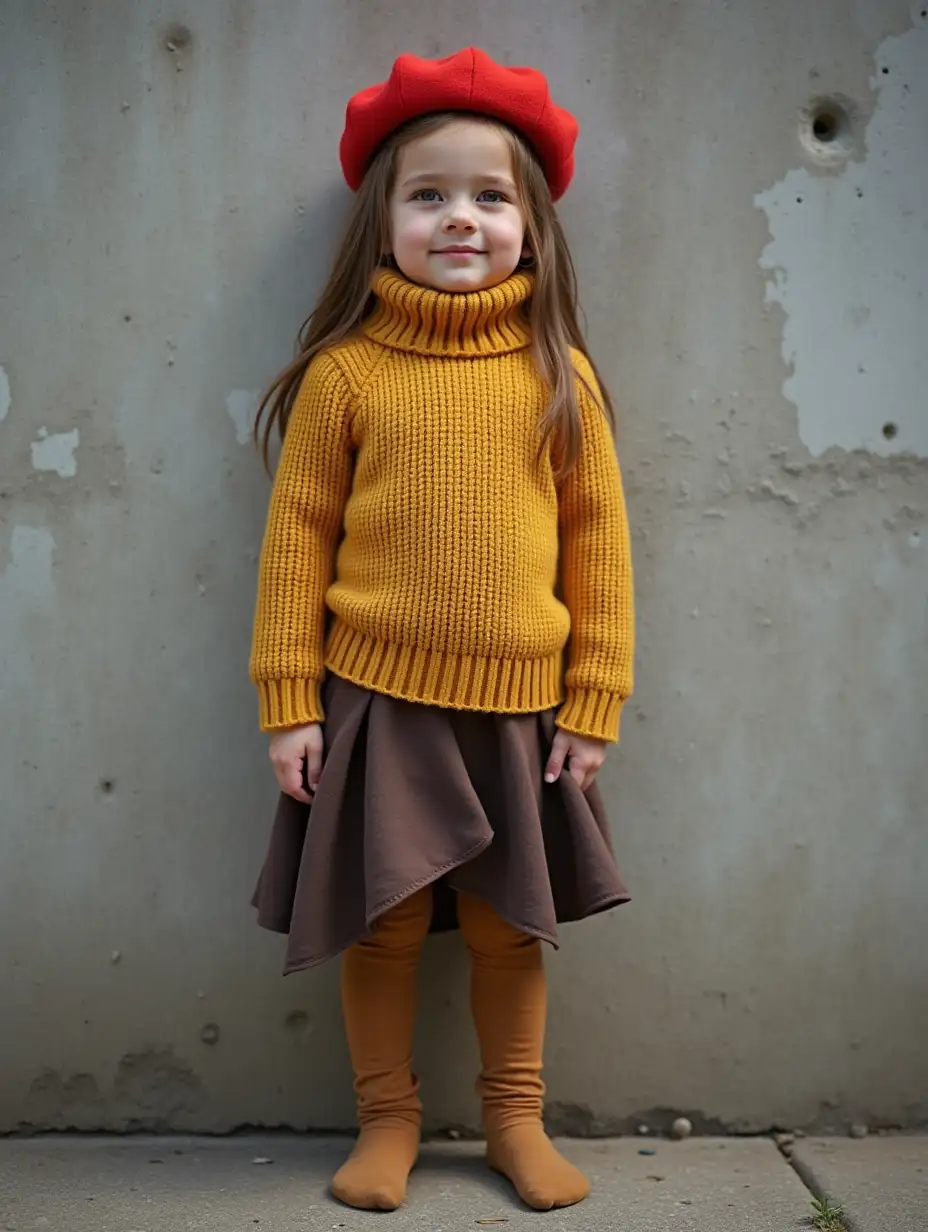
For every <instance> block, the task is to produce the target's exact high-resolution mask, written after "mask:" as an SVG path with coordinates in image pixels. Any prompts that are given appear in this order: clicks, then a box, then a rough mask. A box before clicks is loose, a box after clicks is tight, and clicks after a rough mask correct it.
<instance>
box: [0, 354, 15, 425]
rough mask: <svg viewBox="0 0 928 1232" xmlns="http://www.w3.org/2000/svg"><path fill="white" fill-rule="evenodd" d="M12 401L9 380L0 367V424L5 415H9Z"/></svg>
mask: <svg viewBox="0 0 928 1232" xmlns="http://www.w3.org/2000/svg"><path fill="white" fill-rule="evenodd" d="M12 400H13V399H12V395H11V393H10V378H9V377H8V376H7V374H6V372H5V371H4V369H3V367H2V366H0V423H3V421H4V419H6V417H7V415H9V413H10V406H11V404H12Z"/></svg>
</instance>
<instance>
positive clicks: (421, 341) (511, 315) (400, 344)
mask: <svg viewBox="0 0 928 1232" xmlns="http://www.w3.org/2000/svg"><path fill="white" fill-rule="evenodd" d="M533 285H534V283H533V279H532V277H531V275H530V274H523V273H521V272H519V273H515V274H513V275H512V276H511V277H510V278H507V279H506V281H505V282H501V283H500V284H499V285H498V286H495V287H490V289H489V290H487V291H475V292H472V293H468V294H453V293H451V292H447V291H433V290H432V289H431V288H430V287H420V286H419V285H418V284H417V283H414V282H409V281H408V279H406V278H404V277H403V276H402V274H397V273H395V272H394V271H393V270H389V269H381V270H378V271H377V273H376V274H375V276H374V281H373V283H372V290H373V292H374V294H375V296H376V297H377V306H376V308H375V309H374V311H373V313H372V314H371V316H369V317H368V318H367V320H366V321H365V322H364V324H363V326H362V329H363V331H364V333H365V334H366V335H367V336H368V337H369V338H373V339H374V340H375V341H377V342H381V343H383V344H384V346H389V347H394V348H395V349H396V350H400V351H413V352H415V353H416V354H419V355H446V356H459V357H474V356H478V355H505V354H507V353H508V352H510V351H519V350H522V349H523V348H524V347H527V346H528V345H529V343H530V342H531V331H530V329H529V324H528V318H527V313H526V306H527V304H528V301H529V299H530V298H531V294H532V287H533Z"/></svg>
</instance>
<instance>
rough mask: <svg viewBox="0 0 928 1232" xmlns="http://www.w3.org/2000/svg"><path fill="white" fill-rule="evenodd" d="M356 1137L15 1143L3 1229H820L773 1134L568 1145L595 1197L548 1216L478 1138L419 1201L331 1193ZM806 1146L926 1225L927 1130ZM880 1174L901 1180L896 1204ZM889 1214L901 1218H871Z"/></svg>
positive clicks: (918, 1228) (1, 1172)
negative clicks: (395, 1208)
mask: <svg viewBox="0 0 928 1232" xmlns="http://www.w3.org/2000/svg"><path fill="white" fill-rule="evenodd" d="M349 1145H350V1144H349V1143H348V1142H347V1141H346V1140H344V1139H326V1138H312V1137H296V1136H290V1135H261V1136H242V1137H233V1138H189V1137H169V1138H152V1137H131V1138H110V1137H107V1138H102V1137H64V1136H63V1137H44V1138H32V1139H7V1140H5V1141H3V1142H0V1232H27V1230H31V1229H40V1228H42V1229H49V1230H50V1232H329V1230H330V1229H332V1230H338V1232H342V1230H344V1232H356V1230H358V1229H367V1228H369V1227H370V1226H371V1225H372V1222H373V1221H375V1220H376V1221H378V1223H379V1222H380V1221H381V1220H383V1221H384V1223H383V1226H384V1227H388V1226H389V1227H390V1228H394V1229H396V1230H397V1232H464V1229H479V1228H489V1229H495V1228H498V1229H499V1230H500V1232H523V1230H527V1229H535V1230H536V1232H537V1229H539V1228H541V1227H542V1225H543V1226H544V1227H546V1228H552V1229H555V1228H570V1229H575V1230H576V1232H618V1230H619V1229H634V1230H636V1232H639V1230H640V1232H695V1230H697V1229H698V1230H699V1232H747V1230H749V1232H787V1230H789V1229H796V1228H799V1227H802V1226H808V1225H804V1224H803V1221H804V1220H805V1219H806V1218H807V1217H808V1215H809V1214H810V1211H811V1206H810V1194H809V1191H808V1189H807V1188H806V1187H805V1185H804V1184H803V1183H802V1181H801V1180H800V1178H799V1176H797V1174H796V1172H794V1171H793V1169H792V1168H791V1167H790V1166H789V1163H788V1162H787V1161H786V1160H785V1159H784V1158H783V1156H782V1155H781V1154H780V1152H779V1151H778V1149H777V1148H776V1146H775V1145H774V1144H773V1143H772V1142H771V1141H770V1140H768V1139H764V1138H753V1139H737V1138H734V1139H711V1138H697V1139H691V1140H689V1141H687V1142H682V1143H672V1142H666V1141H662V1140H653V1139H620V1140H612V1141H595V1140H593V1141H591V1140H584V1141H576V1140H574V1141H570V1142H566V1143H563V1144H561V1145H562V1148H563V1150H564V1152H565V1154H567V1155H568V1156H569V1157H570V1158H571V1159H573V1160H574V1161H575V1162H576V1163H577V1164H578V1165H579V1166H580V1167H582V1168H584V1169H586V1170H587V1171H588V1173H589V1174H590V1176H591V1177H592V1179H593V1183H594V1193H593V1196H592V1197H591V1198H590V1200H589V1201H587V1202H586V1203H583V1204H582V1205H581V1206H578V1207H573V1208H571V1209H569V1210H565V1211H557V1212H553V1213H551V1214H549V1215H539V1214H537V1213H535V1212H530V1211H527V1210H525V1209H523V1208H522V1207H521V1206H520V1205H519V1204H518V1202H517V1201H516V1200H515V1198H514V1195H513V1193H512V1191H511V1190H510V1188H509V1187H508V1185H507V1184H506V1183H505V1182H504V1181H502V1180H501V1179H500V1178H498V1177H495V1176H493V1175H492V1174H491V1173H490V1172H488V1171H487V1169H486V1168H485V1166H484V1164H483V1161H482V1158H481V1147H480V1144H479V1143H441V1144H438V1143H435V1144H429V1145H428V1146H427V1147H426V1148H425V1149H424V1152H423V1158H422V1162H421V1164H420V1166H419V1168H418V1169H417V1170H416V1172H415V1174H414V1177H413V1181H412V1185H411V1188H410V1197H409V1203H408V1205H407V1206H406V1207H405V1208H404V1209H403V1210H401V1211H399V1212H397V1213H396V1214H394V1215H384V1216H377V1215H368V1214H364V1213H362V1212H358V1211H351V1210H348V1209H346V1208H345V1207H342V1206H340V1205H338V1204H337V1203H335V1202H333V1201H332V1200H331V1199H329V1198H328V1197H327V1195H326V1183H327V1181H328V1178H329V1177H330V1176H331V1174H332V1172H333V1170H334V1169H335V1168H336V1167H337V1166H338V1163H339V1162H340V1161H341V1160H342V1159H343V1158H344V1156H345V1154H346V1152H347V1150H348V1148H349ZM643 1151H653V1152H654V1154H642V1153H641V1152H643ZM797 1155H798V1157H799V1158H800V1159H801V1160H802V1161H803V1165H802V1166H804V1167H805V1166H806V1164H805V1161H806V1160H808V1161H809V1163H808V1168H809V1170H810V1174H814V1175H815V1177H816V1178H818V1177H820V1176H821V1177H826V1176H827V1178H828V1186H827V1188H828V1192H829V1194H830V1195H831V1196H832V1197H833V1198H835V1199H836V1200H839V1201H842V1200H844V1199H845V1196H846V1197H847V1210H848V1212H849V1213H850V1214H851V1215H852V1217H853V1218H854V1223H853V1230H854V1232H922V1230H923V1229H926V1228H928V1222H926V1213H928V1203H926V1202H925V1200H924V1199H925V1194H924V1187H923V1186H924V1179H925V1176H928V1171H925V1169H926V1166H928V1139H912V1138H899V1139H897V1138H885V1139H875V1140H869V1141H865V1142H843V1141H842V1142H837V1141H835V1142H833V1143H832V1142H829V1141H828V1140H825V1141H824V1142H823V1143H822V1142H820V1141H819V1140H806V1141H803V1142H802V1143H800V1144H798V1150H797ZM257 1161H261V1162H257ZM265 1161H266V1162H265ZM919 1169H921V1171H919ZM880 1176H885V1177H886V1178H887V1179H888V1180H889V1181H890V1182H891V1185H892V1194H891V1195H886V1201H882V1200H881V1199H880V1196H879V1193H880V1184H879V1178H880ZM865 1177H868V1178H870V1180H869V1181H868V1182H867V1183H864V1180H863V1178H865ZM874 1197H876V1199H877V1201H876V1203H874V1202H873V1199H874ZM881 1210H882V1213H883V1215H887V1214H888V1215H889V1217H890V1221H889V1222H887V1221H886V1219H885V1218H884V1219H883V1222H879V1221H877V1222H872V1220H873V1219H875V1218H877V1217H878V1216H879V1214H880V1211H881ZM868 1221H869V1222H868Z"/></svg>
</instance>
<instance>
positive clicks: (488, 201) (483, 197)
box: [477, 188, 506, 205]
mask: <svg viewBox="0 0 928 1232" xmlns="http://www.w3.org/2000/svg"><path fill="white" fill-rule="evenodd" d="M477 200H478V201H482V202H483V204H484V205H502V203H503V202H504V201H505V200H506V198H505V197H504V196H503V194H502V193H501V192H498V191H497V189H495V188H485V189H484V190H483V192H482V193H481V194H480V196H479V197H478V198H477Z"/></svg>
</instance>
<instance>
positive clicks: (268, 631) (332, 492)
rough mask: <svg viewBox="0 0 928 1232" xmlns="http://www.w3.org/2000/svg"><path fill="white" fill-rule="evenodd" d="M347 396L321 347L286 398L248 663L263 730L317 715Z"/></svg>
mask: <svg viewBox="0 0 928 1232" xmlns="http://www.w3.org/2000/svg"><path fill="white" fill-rule="evenodd" d="M350 401H351V395H350V390H349V388H348V385H347V383H346V381H345V378H344V375H343V374H342V371H341V369H340V368H339V366H338V364H337V362H336V361H335V359H334V358H333V357H332V356H331V355H330V354H328V353H326V352H322V353H321V354H320V355H318V356H316V357H315V358H314V359H313V361H312V362H311V363H310V365H309V368H308V369H307V371H306V375H305V376H304V378H303V382H302V384H301V386H300V388H299V391H298V393H297V396H296V399H295V401H294V404H293V408H292V411H291V415H290V421H289V423H288V425H287V431H286V435H285V436H284V443H283V450H282V452H281V457H280V465H279V466H278V469H277V475H276V477H275V480H274V490H273V493H272V495H271V502H270V509H269V511H268V519H267V529H266V531H265V535H264V543H263V546H262V549H261V562H260V566H259V571H258V598H257V605H256V612H255V624H254V636H253V639H252V650H251V661H250V665H249V666H250V674H251V678H252V680H253V681H254V683H255V685H256V686H257V690H258V702H259V713H260V723H261V729H262V731H274V730H277V729H280V728H285V727H294V726H297V725H299V724H303V723H319V722H322V720H323V718H324V714H323V709H322V702H321V698H320V686H321V684H322V679H323V674H324V669H323V641H324V632H325V596H326V591H327V590H328V587H329V585H330V583H331V579H332V575H333V572H334V564H335V561H334V557H335V549H336V544H337V541H338V538H339V532H340V530H341V526H342V519H343V516H344V511H345V504H346V502H347V499H348V493H349V490H350V487H351V475H352V448H351V431H350V423H349V414H348V411H349V405H350Z"/></svg>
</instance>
